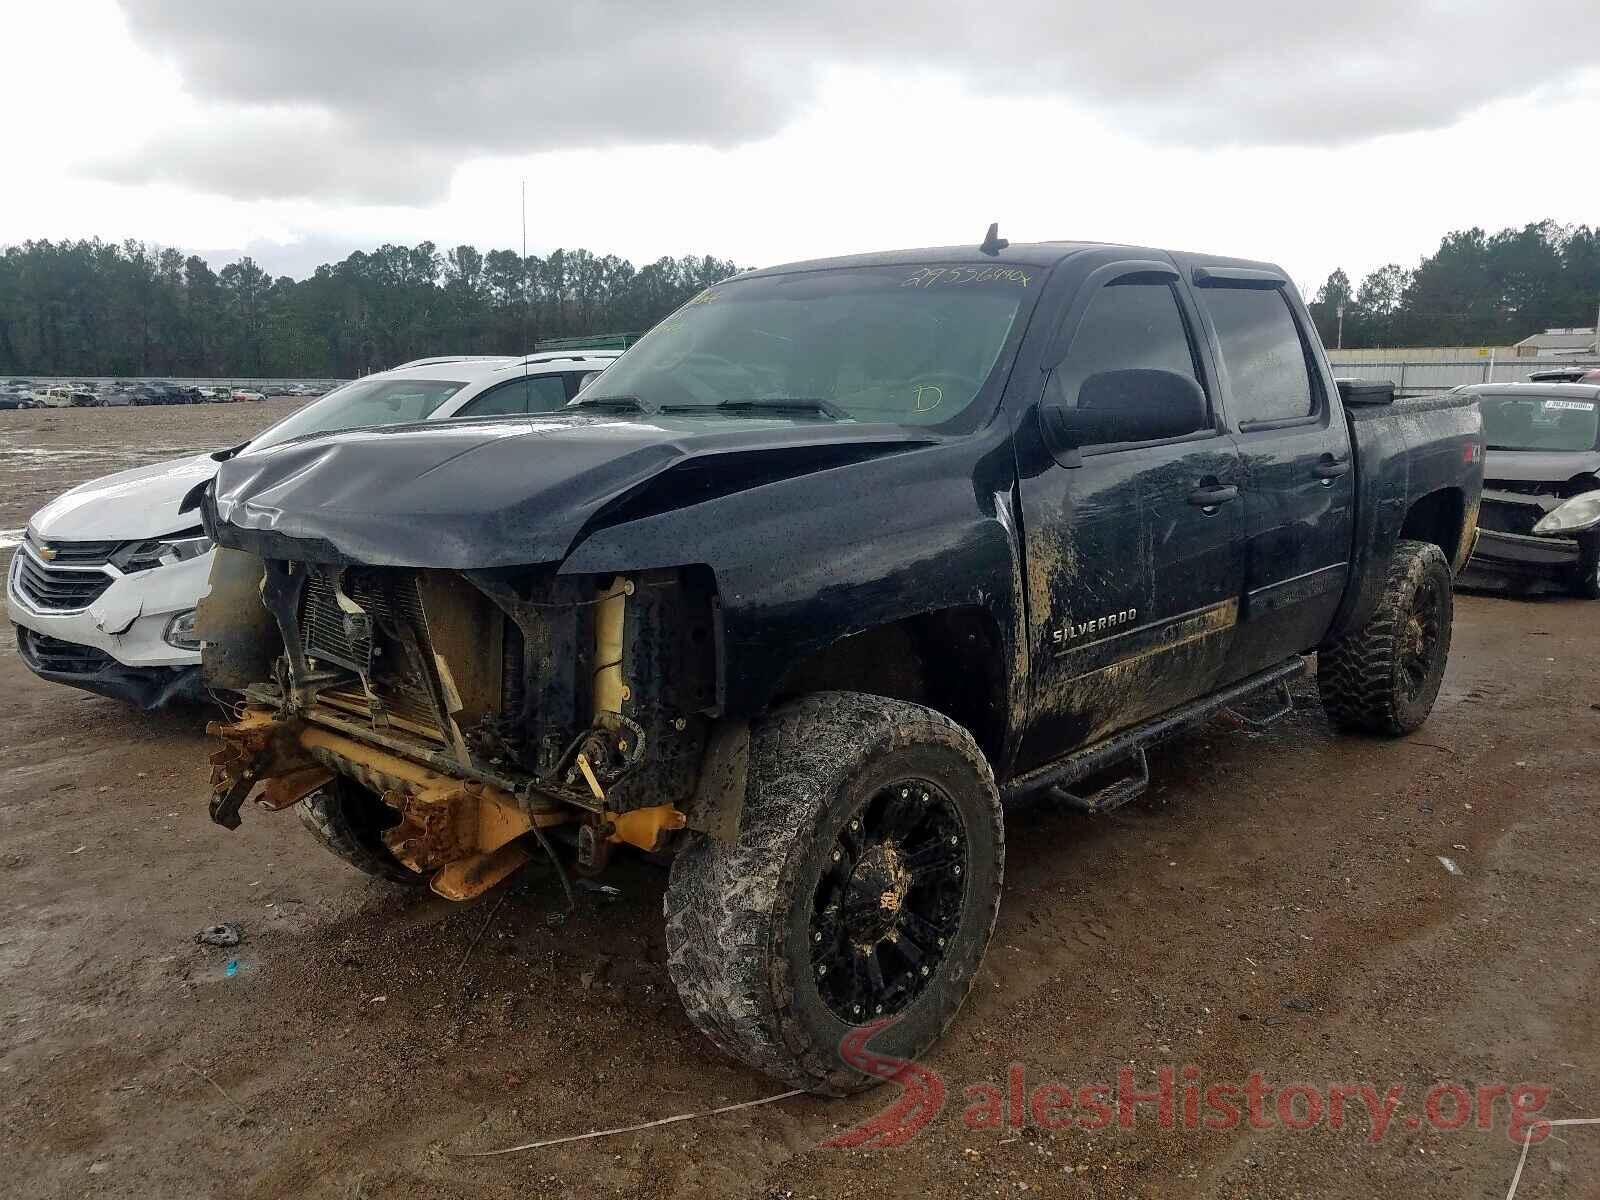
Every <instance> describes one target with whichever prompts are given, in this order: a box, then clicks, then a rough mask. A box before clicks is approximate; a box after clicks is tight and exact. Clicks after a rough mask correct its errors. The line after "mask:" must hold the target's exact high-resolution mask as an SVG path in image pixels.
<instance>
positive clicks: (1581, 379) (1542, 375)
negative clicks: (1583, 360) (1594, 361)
mask: <svg viewBox="0 0 1600 1200" xmlns="http://www.w3.org/2000/svg"><path fill="white" fill-rule="evenodd" d="M1528 382H1529V383H1595V384H1600V367H1551V368H1548V369H1546V370H1543V371H1529V372H1528Z"/></svg>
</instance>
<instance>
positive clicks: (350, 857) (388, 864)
mask: <svg viewBox="0 0 1600 1200" xmlns="http://www.w3.org/2000/svg"><path fill="white" fill-rule="evenodd" d="M295 808H296V810H298V812H299V813H300V823H301V824H302V825H304V826H305V827H306V828H307V829H308V830H310V831H311V836H312V837H314V838H316V839H317V841H319V842H321V843H322V845H323V846H324V848H326V849H327V850H328V851H329V852H330V853H332V854H335V855H337V856H338V857H339V858H342V859H344V861H345V862H347V863H349V864H350V865H351V866H352V867H354V868H355V869H356V870H358V871H361V872H363V873H365V874H367V875H371V876H373V877H374V878H376V879H386V880H388V881H389V882H390V883H401V884H407V885H410V886H417V885H419V884H423V883H426V882H427V879H428V877H427V876H426V875H422V874H419V873H418V872H416V871H413V870H412V869H411V868H410V867H408V866H406V865H405V864H404V863H402V862H401V861H400V860H399V859H397V858H396V857H395V856H394V855H393V854H391V853H390V852H389V848H388V847H387V846H385V845H384V844H383V837H382V835H383V831H384V830H385V829H387V828H388V827H389V826H390V825H393V824H395V823H396V820H397V819H398V814H397V813H395V812H394V810H393V809H391V808H390V807H389V806H388V805H386V804H385V803H384V802H383V801H382V800H380V799H378V798H377V797H376V796H374V795H373V794H372V793H371V792H369V791H367V789H365V788H363V787H362V786H361V785H360V784H357V783H352V782H351V781H350V780H348V779H344V778H342V777H336V778H335V779H334V780H333V781H332V782H331V783H329V784H327V785H326V786H325V787H322V788H319V789H318V790H317V791H314V792H312V793H311V795H309V796H307V797H306V798H305V799H304V800H302V801H300V803H299V804H297V805H295Z"/></svg>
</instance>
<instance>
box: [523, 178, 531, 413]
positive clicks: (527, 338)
mask: <svg viewBox="0 0 1600 1200" xmlns="http://www.w3.org/2000/svg"><path fill="white" fill-rule="evenodd" d="M528 283H529V280H528V177H527V176H526V175H524V176H523V177H522V386H523V389H524V390H523V402H524V403H527V390H526V389H527V387H528V356H529V355H530V354H532V353H533V341H532V339H533V335H532V333H530V332H529V329H528V321H529V318H530V317H531V315H532V314H531V313H530V312H529V308H528Z"/></svg>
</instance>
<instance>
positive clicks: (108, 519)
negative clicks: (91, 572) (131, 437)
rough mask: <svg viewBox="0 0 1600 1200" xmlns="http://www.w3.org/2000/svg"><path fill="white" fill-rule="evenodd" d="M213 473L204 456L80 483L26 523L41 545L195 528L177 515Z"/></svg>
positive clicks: (192, 519) (192, 517)
mask: <svg viewBox="0 0 1600 1200" xmlns="http://www.w3.org/2000/svg"><path fill="white" fill-rule="evenodd" d="M216 473H217V463H216V460H215V459H213V458H212V457H211V456H210V455H209V454H196V455H194V456H192V457H190V458H179V459H173V460H172V461H171V462H164V463H156V464H154V465H152V466H148V467H135V468H134V469H133V470H131V471H118V472H117V473H116V474H115V475H107V476H105V477H104V478H103V479H96V480H92V481H91V482H89V483H85V484H80V485H79V486H78V487H75V488H73V489H72V490H71V491H70V492H65V493H63V494H62V495H60V496H58V497H56V498H55V499H54V500H52V501H51V502H50V503H49V504H46V505H45V506H44V507H43V508H41V509H40V510H39V511H38V512H37V513H35V514H34V516H33V519H32V520H31V521H30V522H28V524H29V526H30V527H31V528H32V529H33V531H34V533H35V534H37V535H38V536H39V537H40V538H41V539H43V540H44V541H47V542H48V541H51V540H55V541H62V542H109V541H119V542H131V541H137V540H140V539H144V538H155V537H161V536H163V535H165V534H169V533H175V532H176V531H178V530H180V529H186V528H188V527H190V526H194V525H198V524H200V515H199V514H198V513H189V514H187V515H184V514H180V513H179V512H178V507H179V505H181V504H182V503H183V498H184V497H185V496H186V495H188V494H189V491H190V490H191V489H192V488H193V487H194V486H195V485H196V484H199V483H204V482H205V481H206V480H208V479H210V478H211V477H212V476H214V475H215V474H216Z"/></svg>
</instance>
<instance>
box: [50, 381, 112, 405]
mask: <svg viewBox="0 0 1600 1200" xmlns="http://www.w3.org/2000/svg"><path fill="white" fill-rule="evenodd" d="M99 404H100V394H99V393H98V392H97V391H95V390H94V388H93V387H91V386H90V385H89V384H87V383H58V384H56V385H54V386H53V387H50V388H48V389H47V390H46V391H45V394H44V407H45V408H96V407H98V406H99Z"/></svg>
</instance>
